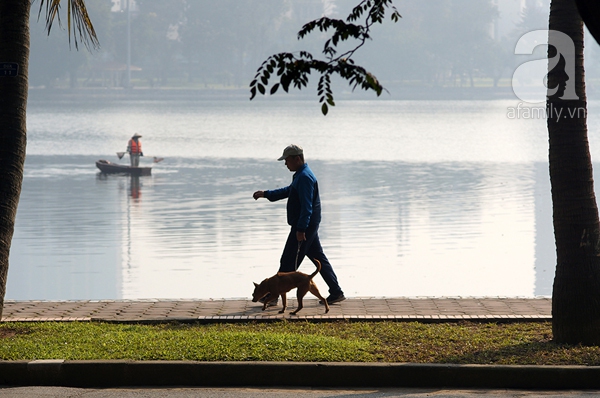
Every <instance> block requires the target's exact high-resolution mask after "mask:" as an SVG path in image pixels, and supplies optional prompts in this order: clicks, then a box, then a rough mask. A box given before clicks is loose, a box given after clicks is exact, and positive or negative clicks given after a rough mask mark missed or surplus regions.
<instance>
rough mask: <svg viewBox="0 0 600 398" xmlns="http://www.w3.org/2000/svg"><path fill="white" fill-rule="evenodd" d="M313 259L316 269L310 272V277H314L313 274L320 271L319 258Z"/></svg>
mask: <svg viewBox="0 0 600 398" xmlns="http://www.w3.org/2000/svg"><path fill="white" fill-rule="evenodd" d="M313 261H314V262H315V265H316V266H317V270H316V271H315V272H313V273H312V274H310V279H312V278H314V277H315V275H317V274H318V273H319V272H320V271H321V262H320V261H319V260H317V259H316V258H314V259H313Z"/></svg>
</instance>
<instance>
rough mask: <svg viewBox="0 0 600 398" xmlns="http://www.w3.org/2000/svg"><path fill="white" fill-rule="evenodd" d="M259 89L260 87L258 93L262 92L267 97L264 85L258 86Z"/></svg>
mask: <svg viewBox="0 0 600 398" xmlns="http://www.w3.org/2000/svg"><path fill="white" fill-rule="evenodd" d="M257 87H258V91H260V93H261V94H262V95H265V86H263V85H262V84H260V83H259V84H257Z"/></svg>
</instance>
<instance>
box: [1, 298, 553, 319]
mask: <svg viewBox="0 0 600 398" xmlns="http://www.w3.org/2000/svg"><path fill="white" fill-rule="evenodd" d="M280 303H281V301H280ZM296 304H297V302H296V300H295V299H289V298H288V309H287V310H286V313H285V314H279V313H278V311H279V310H280V309H281V306H280V305H279V306H277V307H271V308H268V309H267V310H266V311H261V306H260V305H259V304H257V303H253V302H251V301H250V300H244V299H239V300H234V299H231V300H85V301H11V300H7V301H5V303H4V311H3V316H2V321H3V322H10V321H91V320H96V321H119V322H164V321H173V320H178V321H187V322H191V321H200V322H236V321H269V320H277V319H288V320H310V321H324V320H419V321H430V322H431V321H433V322H436V321H437V322H439V321H455V320H491V321H494V320H542V321H543V320H547V321H549V320H551V305H552V302H551V300H550V298H535V299H524V298H502V297H495V298H494V297H486V298H350V299H347V300H346V301H343V302H341V303H337V304H334V305H332V306H331V310H330V311H329V313H328V314H325V311H324V307H323V306H321V305H319V303H318V302H317V300H315V299H310V298H305V299H304V308H303V309H302V311H300V313H299V314H298V315H297V316H293V315H290V314H289V312H290V311H293V310H294V309H295V308H296Z"/></svg>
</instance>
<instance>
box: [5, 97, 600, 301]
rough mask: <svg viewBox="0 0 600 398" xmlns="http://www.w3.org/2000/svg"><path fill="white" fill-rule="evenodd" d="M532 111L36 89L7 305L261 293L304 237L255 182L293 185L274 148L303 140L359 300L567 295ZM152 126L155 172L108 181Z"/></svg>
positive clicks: (596, 138) (334, 246)
mask: <svg viewBox="0 0 600 398" xmlns="http://www.w3.org/2000/svg"><path fill="white" fill-rule="evenodd" d="M517 105H518V102H517V101H512V100H497V101H393V100H385V101H359V100H355V101H341V102H339V103H338V106H336V107H335V108H334V109H333V110H332V111H331V113H330V114H329V115H328V116H327V117H323V116H322V115H321V114H320V112H319V108H318V104H317V103H316V102H315V101H303V100H292V99H289V100H282V101H275V100H273V99H262V100H259V101H253V102H249V101H248V100H247V99H246V98H244V99H227V98H207V99H202V98H199V99H195V100H193V101H178V100H173V99H170V100H145V101H142V100H135V101H133V100H132V101H128V100H119V101H111V102H108V101H104V100H88V101H44V100H35V98H34V99H33V100H32V101H30V105H29V110H28V129H29V136H28V137H29V142H28V157H27V162H26V167H25V179H24V185H23V192H22V197H21V202H20V205H19V211H18V215H17V226H16V231H15V236H14V239H13V244H12V249H11V257H10V269H9V279H8V291H7V298H8V299H18V300H24V299H52V300H63V299H64V300H67V299H139V298H234V297H250V296H251V293H252V281H257V282H258V281H260V280H262V279H264V278H265V277H267V276H270V275H272V274H273V273H274V272H276V270H277V268H278V263H279V257H280V254H281V250H282V248H283V243H284V241H285V238H286V236H287V232H288V226H287V225H286V222H285V202H283V201H282V202H277V203H270V202H268V201H264V200H259V201H254V200H253V199H252V192H254V191H255V190H258V189H269V188H276V187H280V186H284V185H287V184H289V182H290V181H291V176H292V175H291V173H290V172H289V171H287V169H286V168H285V166H284V165H283V163H282V162H277V161H276V160H275V159H277V157H279V156H280V154H281V151H282V149H283V148H284V147H285V146H286V145H288V144H289V143H291V142H294V143H298V144H300V145H302V146H303V147H304V149H305V153H306V159H307V161H308V163H309V164H310V166H311V168H312V169H313V170H314V171H315V173H316V175H317V177H318V178H319V181H320V191H321V199H322V202H323V223H322V226H321V230H320V234H321V238H322V239H321V240H322V243H323V245H324V248H325V252H326V254H327V255H328V257H329V258H330V260H331V262H332V264H333V266H334V268H335V269H336V272H337V274H338V278H339V280H340V283H341V286H342V288H343V289H344V291H345V293H346V295H347V296H349V297H356V296H390V297H397V296H524V297H534V296H544V295H550V294H551V287H552V280H553V277H554V263H555V252H554V250H555V249H554V237H553V231H552V220H551V202H550V186H549V181H548V171H547V169H548V165H547V131H546V126H545V120H544V119H540V118H536V117H531V115H529V116H527V115H524V114H521V117H511V116H512V115H510V114H509V109H510V108H511V107H516V106H517ZM599 108H600V103H597V102H591V103H590V119H589V126H590V131H591V132H593V133H591V136H590V141H591V147H592V154H593V156H594V158H595V159H598V158H600V135H599V134H600V133H598V132H599V131H600V129H599V128H598V127H600V126H598V125H599V120H598V118H594V115H598V114H600V109H599ZM135 132H138V133H140V134H142V135H143V138H142V142H143V147H144V154H145V155H146V156H145V157H144V158H142V165H148V166H149V165H152V162H151V159H152V156H160V157H164V161H162V162H160V163H158V164H154V166H153V171H152V176H150V177H140V178H137V179H135V178H131V177H129V176H115V175H102V174H100V173H99V172H98V170H97V169H96V168H95V164H94V163H95V161H96V160H98V159H108V160H110V161H114V162H119V160H118V158H117V156H116V154H115V153H116V152H118V151H123V150H124V149H125V146H126V143H127V140H128V139H129V137H130V136H131V135H133V133H135ZM120 162H121V163H127V162H128V159H127V158H124V159H123V160H121V161H120ZM312 269H313V266H312V264H310V263H307V262H305V263H303V264H302V266H301V267H300V270H301V271H305V272H311V271H312ZM317 284H318V285H319V286H320V287H321V290H322V291H326V290H327V289H326V285H325V283H324V282H323V281H322V279H320V277H317Z"/></svg>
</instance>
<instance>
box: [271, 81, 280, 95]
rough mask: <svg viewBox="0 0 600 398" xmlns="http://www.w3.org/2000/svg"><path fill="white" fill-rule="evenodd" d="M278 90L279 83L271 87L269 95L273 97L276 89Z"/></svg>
mask: <svg viewBox="0 0 600 398" xmlns="http://www.w3.org/2000/svg"><path fill="white" fill-rule="evenodd" d="M278 88H279V83H277V84H275V85H273V87H271V91H270V94H271V95H273V94H275V93H276V92H277V89H278Z"/></svg>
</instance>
